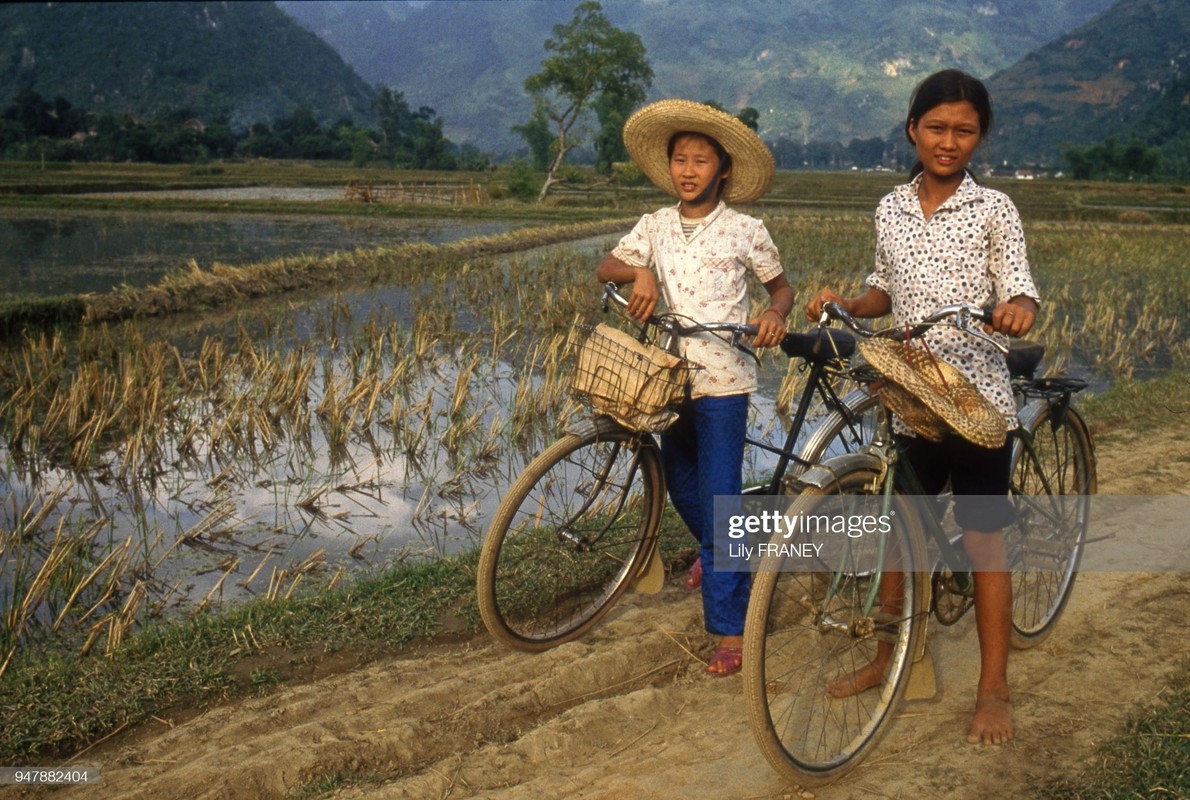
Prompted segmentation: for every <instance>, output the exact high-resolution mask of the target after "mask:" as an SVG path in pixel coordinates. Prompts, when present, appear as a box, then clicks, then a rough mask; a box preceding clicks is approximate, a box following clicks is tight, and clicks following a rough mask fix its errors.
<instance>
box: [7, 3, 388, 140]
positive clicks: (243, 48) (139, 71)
mask: <svg viewBox="0 0 1190 800" xmlns="http://www.w3.org/2000/svg"><path fill="white" fill-rule="evenodd" d="M22 88H28V89H32V90H33V91H35V92H37V93H38V94H40V95H41V96H43V97H46V98H57V97H62V98H64V99H65V100H67V101H69V102H70V103H71V104H72V105H73V106H75V107H76V108H83V109H86V110H93V111H98V110H108V111H116V112H127V113H131V114H135V115H139V116H152V115H156V114H160V113H163V112H167V111H171V110H178V109H186V110H189V111H190V112H191V113H192V114H194V115H195V116H198V117H201V118H203V119H204V120H207V121H210V120H211V119H214V118H223V119H224V120H226V121H227V122H228V123H229V124H230V125H232V126H233V127H240V128H243V127H246V126H248V125H250V124H251V123H253V122H258V121H272V120H273V119H276V118H278V117H280V116H282V115H285V114H288V113H290V112H291V111H292V110H293V109H294V108H295V107H297V106H299V105H304V106H306V107H307V108H309V109H310V110H312V111H313V112H314V114H315V116H316V117H317V118H319V119H321V120H323V121H327V122H330V121H334V120H337V119H339V118H341V117H347V118H351V119H355V120H357V121H363V120H368V119H372V117H371V110H370V104H371V100H372V96H373V90H372V88H371V87H370V86H369V85H368V84H367V83H366V82H365V81H363V80H362V79H361V78H360V77H359V76H358V75H356V74H355V72H354V71H353V70H352V68H351V67H349V66H348V65H347V64H345V63H344V62H343V59H342V58H341V57H340V56H339V55H338V54H337V53H336V52H335V51H334V50H333V49H332V48H331V47H330V46H329V45H327V44H326V43H325V42H323V41H322V40H321V39H319V38H318V37H317V36H315V35H314V34H312V33H310V32H309V31H307V30H306V29H304V28H302V27H301V26H300V25H297V24H295V23H294V21H293V20H292V19H291V18H290V17H288V16H287V15H285V14H284V13H282V12H281V11H280V10H279V9H278V8H277V7H276V5H274V4H273V3H262V2H252V3H216V2H211V3H206V2H198V3H193V2H192V3H183V2H171V3H165V2H136V3H6V4H2V5H0V106H2V105H6V104H7V103H9V102H11V101H12V100H13V98H15V97H16V95H17V93H18V92H19V91H20V89H22Z"/></svg>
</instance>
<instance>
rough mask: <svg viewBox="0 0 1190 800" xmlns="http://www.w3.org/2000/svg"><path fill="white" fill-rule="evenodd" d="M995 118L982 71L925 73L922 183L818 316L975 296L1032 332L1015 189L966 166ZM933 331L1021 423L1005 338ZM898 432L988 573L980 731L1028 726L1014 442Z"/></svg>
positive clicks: (875, 669)
mask: <svg viewBox="0 0 1190 800" xmlns="http://www.w3.org/2000/svg"><path fill="white" fill-rule="evenodd" d="M991 122H992V106H991V99H990V98H989V96H988V92H987V89H986V88H985V87H984V85H983V84H982V83H981V82H980V81H978V80H977V79H975V78H973V77H971V76H970V75H967V74H965V73H962V72H960V71H958V70H944V71H942V72H938V73H935V74H934V75H931V76H930V77H928V78H926V79H925V80H924V81H922V83H921V84H920V85H919V86H918V87H917V89H916V90H915V91H914V94H913V97H912V99H911V100H910V106H909V114H908V118H907V120H906V122H905V134H906V136H908V138H909V142H910V143H911V144H912V145H913V146H914V148H915V149H916V151H917V156H918V159H919V160H918V162H917V164H916V165H915V166H914V168H913V171H912V172H911V173H910V178H911V181H910V182H909V183H907V184H904V185H902V186H898V187H897V188H896V189H894V190H893V191H892V192H891V193H890V194H888V195H887V196H885V197H884V199H883V200H881V201H880V205H879V207H878V209H877V211H876V268H875V271H874V272H873V273H872V274H871V275H869V276H868V279H867V285H868V289H867V290H866V291H865V292H864V293H863V294H861V295H859V296H858V297H853V298H849V299H843V298H840V297H839V296H838V295H836V294H835V293H834V292H833V291H831V290H830V289H823V290H822V291H820V292H818V294H816V295H815V296H814V298H813V299H812V300H811V301H810V303H809V304H808V305H807V306H806V316H807V317H808V318H810V319H811V320H814V321H817V320H818V318H819V316H820V314H821V313H822V306H823V305H824V304H825V303H827V302H836V303H839V305H841V306H842V307H843V308H844V309H845V310H847V311H849V312H850V313H851V314H852V315H854V316H857V317H880V316H884V315H885V314H888V313H890V312H891V313H892V315H893V319H894V320H895V321H896V323H897V324H898V325H905V324H913V323H916V322H918V321H920V320H921V319H922V318H923V317H925V316H926V315H928V314H929V313H930V312H932V311H934V310H935V309H936V308H938V307H939V306H942V305H945V304H948V303H966V304H972V305H977V306H982V307H985V308H987V307H993V308H994V310H993V313H992V323H991V326H990V329H989V330H988V332H989V333H992V332H995V333H998V334H1003V335H1005V336H1023V335H1025V334H1026V333H1028V331H1029V329H1030V328H1032V326H1033V321H1034V319H1035V317H1036V315H1037V311H1038V306H1037V288H1036V287H1035V286H1034V284H1033V279H1032V277H1031V275H1030V271H1029V262H1028V259H1027V258H1026V253H1025V237H1024V232H1023V230H1022V227H1021V220H1020V215H1019V214H1018V213H1017V210H1016V208H1015V207H1014V206H1013V204H1012V201H1011V200H1009V199H1008V197H1007V196H1005V195H1004V194H1002V193H1000V192H997V191H993V190H992V189H988V188H985V187H983V186H980V185H979V184H977V183H976V182H975V181H974V179H973V178H972V177H971V175H970V173H968V172H967V169H966V167H967V164H968V163H969V162H970V160H971V157H972V155H973V154H974V153H975V149H976V147H978V145H979V143H980V141H981V140H982V139H983V137H984V135H986V134H987V131H988V129H989V127H990V126H991ZM927 341H928V344H929V348H930V350H931V352H932V353H933V354H934V355H935V356H937V357H938V358H940V359H941V360H943V361H945V362H949V363H950V364H951V365H953V366H954V367H955V368H957V369H958V371H959V372H960V373H961V374H962V375H963V376H964V377H966V378H967V379H968V380H970V381H971V382H972V383H973V384H974V385H975V387H976V388H977V389H978V390H979V393H980V394H982V395H983V397H984V398H986V399H987V400H988V401H989V402H990V403H991V404H992V405H993V406H995V407H996V408H997V409H999V411H1000V412H1001V413H1002V414H1003V415H1004V417H1005V420H1006V422H1007V426H1008V427H1009V428H1015V427H1017V425H1018V422H1017V418H1016V407H1015V405H1014V403H1013V398H1012V386H1011V383H1010V379H1009V374H1008V367H1007V365H1006V363H1005V360H1004V356H1003V355H1002V354H1001V353H1000V352H999V351H998V350H996V349H995V348H994V347H993V346H992V345H991V344H989V343H987V342H982V341H980V340H978V339H976V338H975V337H972V336H969V335H967V334H964V333H962V332H961V331H958V330H954V329H946V328H935V329H934V330H933V331H931V332H930V333H929V334H928V335H927ZM896 431H897V433H898V434H899V435H901V436H905V437H908V438H907V439H906V440H905V446H906V447H905V449H906V452H907V455H908V458H909V461H910V463H911V465H912V467H913V471H914V472H915V473H916V475H917V476H918V478H919V479H921V484H922V486H923V487H924V488H925V490H926V491H927V492H930V493H936V492H939V491H941V490H942V489H943V488H944V486H945V485H946V483H947V482H948V481H949V482H950V485H951V488H952V491H953V492H954V495H955V499H956V505H955V514H954V516H955V520H956V522H958V524H959V526H960V527H961V528H962V529H963V546H964V548H965V550H966V552H967V555H968V557H969V558H970V559H971V564H972V566H973V568H974V572H975V624H976V629H977V631H978V633H979V647H980V675H979V686H978V689H977V692H976V700H975V714H974V716H973V718H972V721H971V726H970V728H969V730H968V734H967V741H968V742H971V743H972V744H976V743H983V744H1000V743H1003V742H1006V741H1008V740H1009V739H1011V738H1012V736H1013V733H1014V729H1013V721H1012V705H1011V703H1010V701H1009V691H1008V648H1009V641H1010V635H1011V625H1012V585H1011V582H1010V577H1011V576H1010V573H1009V572H1008V566H1007V565H1008V562H1007V558H1006V556H1005V552H1004V542H1003V538H1002V537H1001V535H1000V531H1001V529H1002V528H1003V527H1004V526H1006V525H1008V524H1009V523H1010V522H1011V521H1012V518H1013V511H1012V506H1011V505H1010V504H1009V502H1008V499H1007V495H1008V485H1009V478H1010V475H1009V470H1010V466H1011V453H1012V445H1011V442H1005V443H1004V444H1003V445H1001V446H998V447H992V448H989V447H983V446H980V445H977V444H972V443H971V442H969V441H967V440H965V439H963V438H961V437H959V436H957V435H954V434H953V432H952V433H950V434H947V435H941V434H939V436H938V438H940V439H941V441H938V442H934V441H928V440H927V439H926V438H923V437H922V436H913V435H912V434H913V431H911V430H910V429H909V428H908V427H907V426H906V425H905V424H904V423H903V422H901V421H900V420H898V424H897V425H896ZM884 658H885V659H886V658H887V656H884ZM883 672H884V664H883V663H882V654H881V652H880V651H878V653H877V658H876V661H874V662H873V663H872V664H869V665H866V666H864V667H861V668H860V669H859V670H857V671H856V672H854V673H852V674H850V675H842V676H840V677H839V678H838V679H836V680H835V681H833V682H832V683H831V684H830V685H829V686H828V687H827V688H828V691H829V692H831V693H832V694H836V695H837V696H846V695H849V694H856V693H858V692H861V691H864V690H865V689H867V688H869V687H872V686H875V685H877V684H879V683H880V682H881V681H882V679H883Z"/></svg>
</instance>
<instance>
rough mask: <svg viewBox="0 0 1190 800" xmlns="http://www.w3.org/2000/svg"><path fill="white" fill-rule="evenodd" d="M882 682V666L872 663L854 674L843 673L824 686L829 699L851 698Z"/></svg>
mask: <svg viewBox="0 0 1190 800" xmlns="http://www.w3.org/2000/svg"><path fill="white" fill-rule="evenodd" d="M883 681H884V665H883V664H878V663H877V662H875V661H872V662H869V663H868V665H867V666H864V667H860V668H859V669H857V670H856V671H855V672H848V673H844V674H842V675H840V676H839V677H837V678H835V679H834V680H833V681H831V682H829V683H828V684H827V685H826V693H827V694H829V695H830V696H831V697H851V696H852V695H857V694H859V693H860V692H863V691H867V690H868V689H871V688H872V687H873V686H879V685H880V684H881V683H882V682H883Z"/></svg>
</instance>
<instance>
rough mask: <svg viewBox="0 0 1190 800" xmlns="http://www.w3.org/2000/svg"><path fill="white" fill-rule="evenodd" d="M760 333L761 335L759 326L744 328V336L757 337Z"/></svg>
mask: <svg viewBox="0 0 1190 800" xmlns="http://www.w3.org/2000/svg"><path fill="white" fill-rule="evenodd" d="M758 333H760V326H759V325H745V326H744V335H745V336H755V335H756V334H758Z"/></svg>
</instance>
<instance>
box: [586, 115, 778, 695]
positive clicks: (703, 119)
mask: <svg viewBox="0 0 1190 800" xmlns="http://www.w3.org/2000/svg"><path fill="white" fill-rule="evenodd" d="M624 145H625V147H627V149H628V152H629V153H630V154H631V155H632V160H633V161H634V162H636V164H637V166H639V167H640V169H641V170H642V171H643V172H644V173H645V174H646V175H647V176H648V177H649V179H650V180H651V181H653V183H654V184H655V185H656V186H658V187H659V188H661V189H663V190H664V191H665V192H667V193H668V194H670V195H672V196H674V197H675V198H677V201H678V202H677V205H670V206H668V207H666V208H662V209H660V210H658V211H656V212H654V213H652V214H646V215H644V216H643V217H642V218H641V219H640V221H639V222H638V223H637V224H636V227H634V228H633V229H632V231H631V232H630V233H628V234H627V235H626V236H624V238H623V239H621V240H620V242H619V244H618V245H616V248H615V249H614V250H612V252H611V253H610V254H609V255H608V256H607V257H606V258H605V259H604V260H603V262H602V263H601V264H600V265H599V267H598V269H597V270H596V276H597V277H598V278H599V280H600V281H614V282H615V283H617V284H625V283H631V284H632V294H631V296H630V297H629V300H628V311H629V313H630V314H632V316H634V317H636V318H637V319H640V320H645V319H647V318H648V317H649V315H650V314H651V313H652V312H653V310H654V309H655V308H657V306H658V303H661V302H664V304H665V307H666V309H667V310H668V311H670V312H673V313H675V314H679V315H684V316H685V317H687V318H688V319H695V320H698V321H700V322H745V321H749V322H752V323H753V324H755V325H756V326H757V327H758V328H759V330H758V331H757V334H756V337H755V339H754V340H753V344H755V345H757V346H759V347H774V346H776V345H777V344H779V343H780V342H781V339H782V338H783V337H784V335H785V317H786V316H787V315H788V314H789V311H790V310H791V309H792V308H793V290H792V289H791V288H790V286H789V282H788V281H787V280H786V279H785V272H784V270H783V269H782V267H781V259H780V256H779V254H778V252H777V247H776V245H774V244H773V240H772V237H770V236H769V232H768V230H767V229H766V228H765V226H764V223H763V222H762V221H761V220H759V219H756V218H754V217H751V216H748V215H747V214H743V213H741V212H739V211H736V210H735V209H734V208H730V207H728V205H727V204H728V203H733V204H734V203H750V202H752V201H753V200H756V199H757V198H759V197H760V196H761V195H763V194H764V193H765V192H766V191H768V188H769V186H770V185H771V183H772V180H773V174H774V171H775V165H774V163H773V156H772V154H771V153H770V152H769V149H768V147H766V146H765V144H764V142H762V141H761V140H760V137H758V136H757V135H756V134H755V132H753V131H752V130H751V129H750V128H748V126H746V125H744V123H742V122H740V121H739V120H738V119H736V118H735V117H733V116H731V115H729V114H725V113H723V112H722V111H719V110H717V109H715V108H712V107H710V106H706V105H703V104H700V103H693V102H691V101H689V100H679V99H671V100H661V101H659V102H656V103H653V104H651V105H649V106H646V107H645V108H643V109H641V110H640V111H638V112H636V113H635V114H633V115H632V117H631V118H630V119H629V120H628V121H627V122H626V123H625V124H624ZM750 276H751V278H754V279H755V280H756V281H757V282H759V283H760V284H761V285H762V286H763V287H764V288H765V290H766V291H767V293H768V296H769V306H768V308H766V309H765V310H764V311H763V312H761V313H760V315H759V316H756V317H754V318H752V319H751V320H749V313H750V308H751V303H750V301H749V297H748V294H749V292H748V282H749V277H750ZM679 346H680V348H681V352H682V355H683V356H684V357H685V358H687V359H689V360H690V361H693V362H694V363H696V364H699V365H700V366H702V367H703V368H702V369H700V370H697V371H696V372H695V374H694V377H693V380H692V384H691V387H690V400H689V402H687V403H686V404H685V405H683V406H682V408H681V409H680V416H679V418H678V421H677V422H676V423H674V425H673V427H671V428H669V429H668V430H666V431H665V432H664V433H663V434H662V435H661V461H662V465H663V467H664V469H665V483H666V486H667V487H668V489H669V495H670V498H671V499H672V500H673V504H674V508H676V509H677V511H678V514H679V515H680V516H681V517H682V520H683V521H684V522H685V523H686V526H687V527H688V528H689V529H690V532H691V534H693V536H694V538H695V539H696V540H697V541H698V544H699V553H700V555H699V557H698V560H696V561H695V562H694V566H693V567H692V568H691V571H690V576H689V579H688V580H687V583H686V586H687V588H689V589H691V590H694V589H699V590H701V592H702V600H703V615H704V618H705V625H706V629H707V632H708V633H710V634H712V635H713V636H716V637H718V645H717V647H716V649H715V653H714V655H712V656H711V659H710V663H709V664H708V665H707V672H708V673H709V674H711V675H713V676H716V677H724V676H727V675H734V674H735V673H737V672H739V671H740V667H741V665H742V663H743V643H744V641H743V633H744V616H745V613H746V611H747V608H748V595H749V592H750V590H751V578H752V576H751V574H750V573H748V572H747V571H740V570H731V569H721V568H717V566H719V567H722V566H723V565H722V564H720V565H716V564H715V560H714V559H715V548H714V500H715V496H716V495H738V494H739V493H740V491H741V488H742V487H741V483H742V474H741V473H742V470H743V460H744V435H745V432H746V428H747V421H748V402H749V400H748V397H749V394H750V393H751V392H753V391H755V390H756V367H755V364H754V363H753V362H752V360H751V359H750V358H748V357H747V356H746V355H744V354H743V353H741V352H740V351H739V350H738V349H736V348H734V347H732V346H731V344H730V343H728V342H726V341H724V340H722V339H720V338H719V337H718V336H716V335H714V334H711V333H698V334H693V335H692V336H688V337H682V339H681V341H680V343H679Z"/></svg>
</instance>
